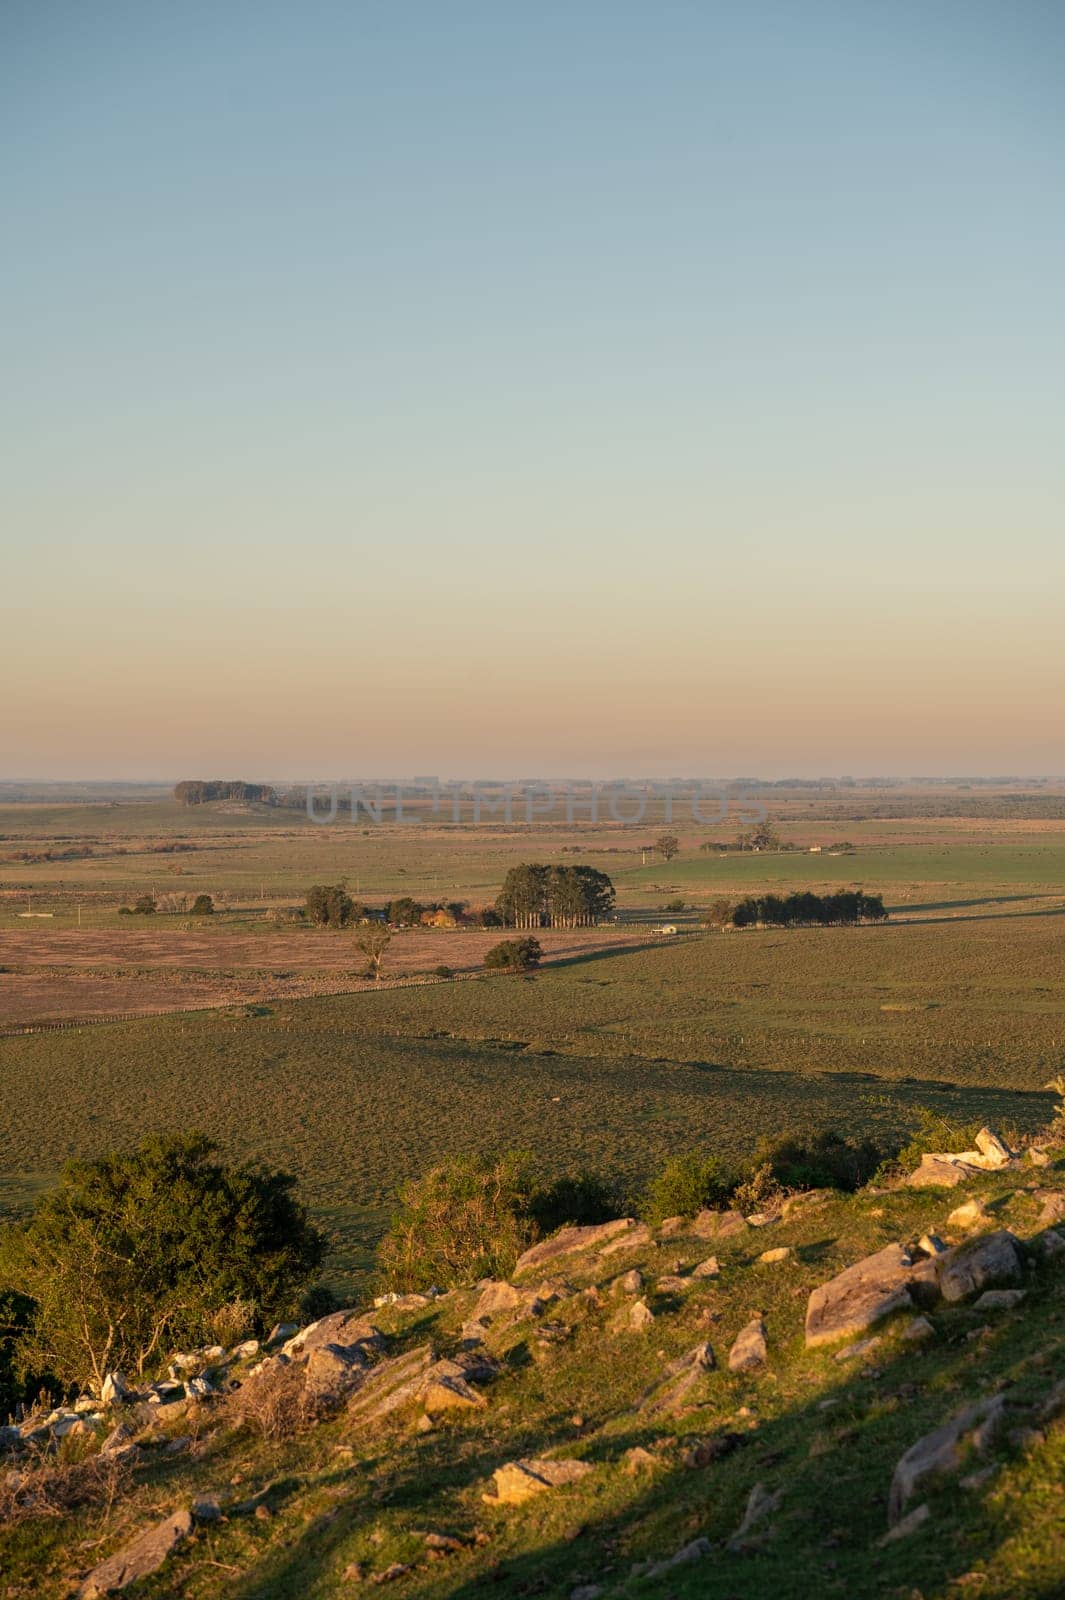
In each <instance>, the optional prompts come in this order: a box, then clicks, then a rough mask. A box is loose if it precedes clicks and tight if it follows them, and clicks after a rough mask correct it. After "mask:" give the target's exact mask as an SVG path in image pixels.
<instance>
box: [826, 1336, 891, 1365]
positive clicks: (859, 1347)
mask: <svg viewBox="0 0 1065 1600" xmlns="http://www.w3.org/2000/svg"><path fill="white" fill-rule="evenodd" d="M879 1344H880V1339H879V1337H878V1336H877V1335H876V1334H874V1335H873V1337H872V1338H871V1339H859V1341H858V1343H857V1344H845V1345H844V1346H843V1349H842V1350H837V1351H836V1355H835V1359H836V1360H837V1361H857V1360H858V1359H859V1357H861V1356H868V1355H871V1354H872V1352H873V1351H874V1350H875V1349H876V1348H877V1347H878V1345H879Z"/></svg>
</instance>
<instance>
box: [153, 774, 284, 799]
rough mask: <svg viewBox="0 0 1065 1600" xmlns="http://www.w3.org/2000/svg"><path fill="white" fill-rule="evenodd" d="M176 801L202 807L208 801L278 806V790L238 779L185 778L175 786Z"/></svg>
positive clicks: (263, 784)
mask: <svg viewBox="0 0 1065 1600" xmlns="http://www.w3.org/2000/svg"><path fill="white" fill-rule="evenodd" d="M174 799H175V800H176V801H177V802H178V804H179V805H182V806H202V805H205V804H206V803H207V801H208V800H249V801H257V802H258V804H259V805H264V806H276V804H277V790H276V789H274V788H272V787H271V786H270V784H268V783H245V782H244V781H243V779H241V778H236V779H234V780H232V781H229V782H227V781H226V780H224V779H222V778H206V779H205V778H183V779H182V780H181V782H180V783H176V784H175V785H174Z"/></svg>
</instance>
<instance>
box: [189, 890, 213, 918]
mask: <svg viewBox="0 0 1065 1600" xmlns="http://www.w3.org/2000/svg"><path fill="white" fill-rule="evenodd" d="M192 915H193V916H194V917H210V916H213V915H214V901H213V900H212V899H211V896H210V895H209V894H198V895H197V896H196V898H195V900H194V901H193V902H192Z"/></svg>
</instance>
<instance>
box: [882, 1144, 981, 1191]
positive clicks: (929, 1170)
mask: <svg viewBox="0 0 1065 1600" xmlns="http://www.w3.org/2000/svg"><path fill="white" fill-rule="evenodd" d="M966 1153H967V1154H972V1153H973V1152H966ZM984 1171H985V1169H984V1168H983V1167H980V1166H974V1165H972V1163H971V1162H968V1161H965V1160H963V1158H962V1157H961V1156H955V1155H950V1154H949V1153H941V1154H938V1155H930V1154H928V1155H923V1156H922V1157H921V1164H920V1166H919V1167H916V1168H915V1169H914V1171H913V1172H911V1173H910V1174H909V1176H908V1177H905V1178H903V1180H902V1181H903V1183H904V1184H905V1185H906V1187H907V1188H909V1189H956V1188H957V1187H958V1186H959V1185H960V1184H963V1183H969V1182H970V1181H971V1180H972V1179H973V1178H979V1177H982V1176H983V1173H984Z"/></svg>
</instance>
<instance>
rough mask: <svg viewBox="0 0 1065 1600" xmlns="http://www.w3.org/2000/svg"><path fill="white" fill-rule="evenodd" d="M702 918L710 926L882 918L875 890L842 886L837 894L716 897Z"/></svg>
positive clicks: (829, 924)
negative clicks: (743, 897)
mask: <svg viewBox="0 0 1065 1600" xmlns="http://www.w3.org/2000/svg"><path fill="white" fill-rule="evenodd" d="M703 921H704V922H706V923H709V924H710V925H711V926H713V927H719V928H724V927H733V928H754V927H763V928H801V927H822V928H842V927H847V926H853V925H854V924H855V923H858V922H886V921H887V912H886V911H885V910H884V901H883V898H882V896H881V895H878V894H863V893H862V892H861V890H850V889H847V890H843V891H841V892H840V893H839V894H811V893H809V892H808V891H806V892H803V893H799V894H789V895H779V894H760V895H748V896H747V898H746V899H745V900H740V901H737V902H735V903H733V902H732V901H731V900H716V901H715V902H714V904H713V905H712V906H711V907H710V910H709V911H708V912H707V914H706V916H705V917H704V918H703Z"/></svg>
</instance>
